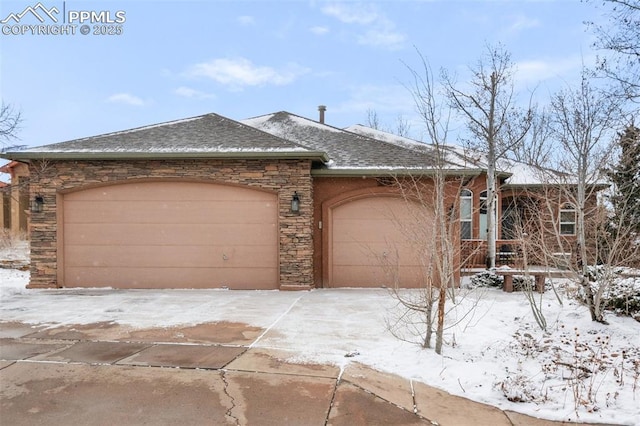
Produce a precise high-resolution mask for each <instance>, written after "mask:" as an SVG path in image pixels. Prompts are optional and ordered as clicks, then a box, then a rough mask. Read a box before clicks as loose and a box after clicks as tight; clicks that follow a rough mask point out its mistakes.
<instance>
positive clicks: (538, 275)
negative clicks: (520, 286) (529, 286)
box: [495, 269, 546, 293]
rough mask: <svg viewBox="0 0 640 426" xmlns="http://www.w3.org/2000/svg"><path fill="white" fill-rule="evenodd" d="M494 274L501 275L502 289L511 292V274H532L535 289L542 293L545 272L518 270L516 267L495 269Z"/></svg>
mask: <svg viewBox="0 0 640 426" xmlns="http://www.w3.org/2000/svg"><path fill="white" fill-rule="evenodd" d="M495 273H496V275H502V277H503V278H504V281H503V283H502V291H506V292H507V293H512V292H513V276H514V275H524V276H532V277H533V279H534V280H535V284H536V290H537V291H538V292H539V293H544V282H545V279H546V274H545V273H544V272H529V271H520V270H517V269H504V270H503V269H496V270H495Z"/></svg>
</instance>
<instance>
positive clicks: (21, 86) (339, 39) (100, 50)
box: [0, 0, 602, 146]
mask: <svg viewBox="0 0 640 426" xmlns="http://www.w3.org/2000/svg"><path fill="white" fill-rule="evenodd" d="M36 4H37V1H32V2H26V1H6V0H3V1H2V3H1V4H0V20H2V19H5V18H6V17H7V16H8V15H9V14H10V13H19V12H22V11H23V10H24V9H25V8H26V7H27V6H35V5H36ZM42 5H43V6H45V7H46V8H49V9H51V8H53V7H56V8H57V9H58V10H60V11H62V10H63V9H64V10H65V11H66V12H67V13H68V12H69V11H80V10H84V11H95V12H100V11H108V12H109V13H110V16H111V18H112V19H113V17H114V16H115V13H116V12H117V11H124V12H125V16H126V21H125V22H123V23H122V24H121V25H122V27H121V30H122V34H121V35H93V34H88V35H82V34H79V32H78V33H76V34H75V35H30V34H25V35H6V34H0V55H1V65H0V71H1V74H0V92H1V97H2V100H3V101H4V102H5V103H10V104H12V105H14V106H15V107H17V108H19V109H20V110H21V112H22V115H23V118H24V122H23V124H22V129H21V130H20V132H19V134H18V136H19V137H20V141H19V143H21V144H25V145H29V146H37V145H43V144H48V143H54V142H60V141H65V140H70V139H74V138H79V137H85V136H92V135H97V134H101V133H106V132H110V131H117V130H124V129H128V128H132V127H137V126H142V125H147V124H154V123H159V122H163V121H169V120H174V119H179V118H184V117H190V116H195V115H200V114H205V113H208V112H215V113H218V114H221V115H224V116H227V117H229V118H232V119H237V120H240V119H244V118H248V117H253V116H257V115H262V114H267V113H270V112H275V111H280V110H287V111H289V112H292V113H295V114H299V115H302V116H306V117H310V118H316V117H317V114H318V113H317V106H318V105H319V104H324V105H327V115H326V117H327V118H326V121H327V123H328V124H331V125H334V126H337V127H346V126H348V125H351V124H355V123H361V124H365V122H366V111H367V109H374V110H376V111H377V113H378V115H379V118H380V121H381V122H382V123H383V124H386V125H388V126H390V127H393V123H394V121H395V120H396V118H397V116H398V115H400V114H401V115H402V116H403V117H405V119H407V120H408V121H410V122H412V127H411V133H412V136H414V137H416V138H420V137H421V132H420V129H419V123H418V122H417V121H414V120H416V115H415V112H414V106H413V101H412V98H411V95H410V93H409V92H408V91H407V89H406V88H405V87H404V85H406V84H410V82H411V75H410V73H409V72H408V70H407V68H406V66H405V64H407V65H409V66H411V67H416V68H417V67H418V66H419V60H418V56H417V54H416V51H415V49H414V46H415V48H417V49H419V50H420V51H421V52H422V54H423V55H424V56H425V57H426V58H427V59H428V60H429V62H430V63H431V66H432V67H433V68H434V69H436V70H437V69H438V68H440V67H445V68H447V69H449V70H451V71H455V72H457V73H458V76H459V77H458V79H459V80H460V81H464V80H465V78H467V77H468V75H467V71H468V66H469V65H473V64H475V63H476V62H477V61H478V59H479V58H480V57H481V55H482V54H483V53H484V52H485V48H486V45H487V44H495V43H498V42H500V43H502V44H504V46H505V47H506V48H507V50H509V51H510V52H511V54H512V59H513V61H514V62H515V63H516V65H517V69H518V72H517V74H516V83H517V84H516V87H517V89H518V90H520V91H521V92H523V93H525V94H528V91H530V90H533V89H536V96H537V97H539V98H540V99H544V97H545V96H547V95H548V94H549V92H551V91H554V90H556V89H557V88H559V87H560V86H561V85H563V84H567V83H570V82H571V81H575V80H576V79H577V78H578V77H579V72H580V67H581V65H582V63H585V64H586V65H591V64H592V63H593V61H594V58H595V55H596V53H597V52H595V51H594V50H593V49H592V48H591V43H592V42H593V37H592V34H591V33H590V32H589V31H587V29H586V27H585V25H584V24H583V21H585V20H589V19H591V20H599V19H601V18H599V15H600V14H601V12H602V10H600V9H598V8H597V5H596V4H593V3H584V2H580V1H578V0H562V1H517V0H511V1H506V0H505V1H479V0H477V1H444V0H442V1H438V0H435V1H373V2H353V1H337V2H334V1H326V2H325V1H294V0H291V1H258V0H254V1H206V2H205V1H180V2H177V1H136V2H132V1H115V0H113V1H91V2H88V1H83V2H80V1H75V0H68V1H66V2H62V1H57V0H56V1H47V0H42ZM61 14H62V12H61V13H60V14H59V15H58V16H60V15H61ZM37 23H38V22H37V21H36V20H35V18H34V17H33V16H28V15H27V16H25V17H23V18H22V21H21V22H20V24H37ZM47 23H48V24H50V23H51V22H47ZM9 24H15V22H13V21H9ZM93 25H95V24H92V25H91V27H93ZM0 26H1V25H0Z"/></svg>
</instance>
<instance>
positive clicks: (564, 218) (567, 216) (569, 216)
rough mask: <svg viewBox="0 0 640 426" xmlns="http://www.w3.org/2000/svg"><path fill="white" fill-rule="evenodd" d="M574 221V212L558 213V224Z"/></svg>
mask: <svg viewBox="0 0 640 426" xmlns="http://www.w3.org/2000/svg"><path fill="white" fill-rule="evenodd" d="M575 221H576V213H575V212H574V211H570V212H566V211H565V212H560V222H575Z"/></svg>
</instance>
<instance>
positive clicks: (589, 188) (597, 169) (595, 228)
mask: <svg viewBox="0 0 640 426" xmlns="http://www.w3.org/2000/svg"><path fill="white" fill-rule="evenodd" d="M587 75H588V72H587V71H583V75H582V79H581V81H580V84H579V86H578V87H576V88H569V89H565V90H562V91H560V92H559V93H557V94H555V95H554V96H553V97H552V99H551V106H550V112H551V113H552V117H553V120H552V121H551V123H550V124H551V132H552V136H553V138H554V140H555V141H556V144H557V146H556V149H557V150H558V151H559V156H558V158H559V162H558V164H557V165H556V167H555V169H556V170H559V171H560V172H563V173H557V172H549V171H548V170H547V171H546V173H545V181H546V192H545V194H544V198H543V199H544V200H545V202H546V211H547V219H548V220H551V221H550V222H548V223H547V225H546V228H547V230H548V229H551V230H552V231H553V234H554V235H555V242H554V245H555V246H556V247H558V246H559V247H563V246H566V245H567V241H568V237H569V236H570V237H571V238H572V239H573V238H574V239H575V246H574V247H573V248H572V249H573V261H572V262H571V263H570V264H569V266H570V267H571V268H572V269H573V272H575V274H576V276H577V277H578V281H579V284H580V286H581V288H582V290H583V292H584V294H585V299H586V302H587V306H588V307H589V312H590V314H591V319H592V320H593V321H599V322H604V317H603V312H602V309H601V303H600V296H601V293H602V291H604V289H596V290H595V291H594V290H593V288H592V281H593V279H592V276H591V274H590V268H589V265H590V264H591V265H593V264H594V263H595V261H596V257H597V251H598V250H597V244H598V241H599V240H600V241H602V236H603V234H602V223H603V222H602V212H603V210H602V208H601V207H600V206H599V205H598V191H600V190H602V189H603V188H604V187H605V185H603V184H604V170H605V168H606V167H605V166H606V164H607V161H609V159H610V153H611V152H612V150H611V141H612V140H613V139H614V138H613V135H614V134H615V131H614V129H615V128H617V126H618V122H619V121H618V120H619V118H620V99H619V98H616V97H612V96H610V95H609V94H608V93H606V92H605V91H603V90H600V89H598V88H596V87H594V86H593V85H592V84H591V82H590V81H589V79H588V77H587ZM558 206H560V208H558ZM549 218H551V219H549ZM616 244H617V243H616ZM614 260H615V259H613V258H610V259H609V260H608V261H607V262H608V263H617V261H614Z"/></svg>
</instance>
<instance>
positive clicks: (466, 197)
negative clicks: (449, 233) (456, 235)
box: [460, 189, 473, 240]
mask: <svg viewBox="0 0 640 426" xmlns="http://www.w3.org/2000/svg"><path fill="white" fill-rule="evenodd" d="M472 207H473V192H471V191H469V190H468V189H463V190H462V191H461V192H460V238H462V239H463V240H470V239H471V230H472V226H471V223H472V222H471V218H472V217H473V216H472V214H471V213H472V211H473V209H472Z"/></svg>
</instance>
